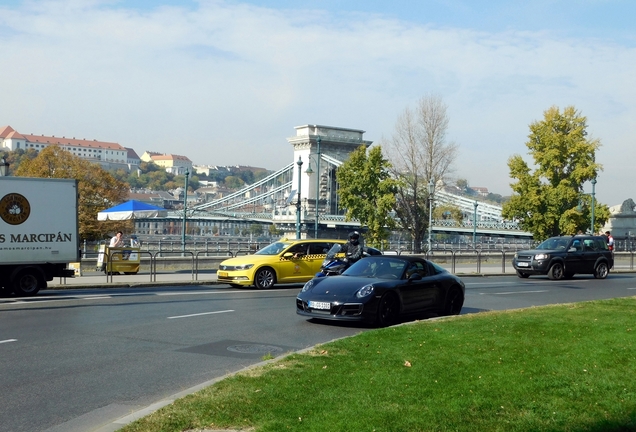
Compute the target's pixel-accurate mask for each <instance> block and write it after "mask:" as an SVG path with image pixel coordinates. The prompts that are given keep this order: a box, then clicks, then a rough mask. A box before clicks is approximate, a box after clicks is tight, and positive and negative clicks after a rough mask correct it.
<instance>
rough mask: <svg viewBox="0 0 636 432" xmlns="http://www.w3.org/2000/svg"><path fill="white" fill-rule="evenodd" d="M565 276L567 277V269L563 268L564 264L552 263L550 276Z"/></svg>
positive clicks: (553, 278) (551, 277)
mask: <svg viewBox="0 0 636 432" xmlns="http://www.w3.org/2000/svg"><path fill="white" fill-rule="evenodd" d="M564 277H565V271H564V269H563V264H561V263H554V264H552V267H550V270H549V271H548V278H550V279H552V280H559V279H563V278H564Z"/></svg>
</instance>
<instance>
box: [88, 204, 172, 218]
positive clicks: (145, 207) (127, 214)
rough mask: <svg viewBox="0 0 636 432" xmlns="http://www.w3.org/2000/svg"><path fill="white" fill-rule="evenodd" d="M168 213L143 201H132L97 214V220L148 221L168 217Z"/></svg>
mask: <svg viewBox="0 0 636 432" xmlns="http://www.w3.org/2000/svg"><path fill="white" fill-rule="evenodd" d="M167 215H168V211H167V210H166V209H164V208H161V207H155V206H153V205H150V204H146V203H144V202H141V201H135V200H130V201H126V202H125V203H123V204H119V205H117V206H115V207H111V208H109V209H106V210H102V211H100V212H99V213H97V220H100V221H107V220H128V219H146V218H153V217H163V216H167Z"/></svg>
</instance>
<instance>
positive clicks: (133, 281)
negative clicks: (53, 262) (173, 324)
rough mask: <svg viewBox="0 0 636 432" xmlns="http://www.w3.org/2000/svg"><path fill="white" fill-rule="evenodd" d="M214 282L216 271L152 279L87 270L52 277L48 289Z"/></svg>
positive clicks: (146, 276) (165, 274) (175, 274)
mask: <svg viewBox="0 0 636 432" xmlns="http://www.w3.org/2000/svg"><path fill="white" fill-rule="evenodd" d="M216 283H217V282H216V272H214V273H212V272H205V273H198V274H197V275H194V276H193V274H192V272H190V271H178V272H173V273H157V274H156V275H154V280H152V279H151V276H150V273H139V274H136V275H112V276H106V274H104V273H98V272H87V273H84V274H83V275H82V276H76V277H74V278H53V280H52V281H50V282H49V283H48V289H53V290H54V289H78V288H98V287H103V288H107V287H146V286H159V285H209V284H216Z"/></svg>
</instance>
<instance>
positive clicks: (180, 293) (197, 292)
mask: <svg viewBox="0 0 636 432" xmlns="http://www.w3.org/2000/svg"><path fill="white" fill-rule="evenodd" d="M283 291H289V290H283V289H278V290H276V289H268V290H237V291H189V292H166V293H156V294H155V295H158V296H177V295H199V294H251V293H271V292H283Z"/></svg>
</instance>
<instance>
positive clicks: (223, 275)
mask: <svg viewBox="0 0 636 432" xmlns="http://www.w3.org/2000/svg"><path fill="white" fill-rule="evenodd" d="M216 276H217V277H227V272H222V271H220V272H217V273H216Z"/></svg>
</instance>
